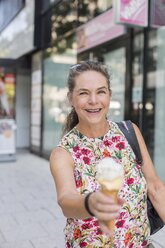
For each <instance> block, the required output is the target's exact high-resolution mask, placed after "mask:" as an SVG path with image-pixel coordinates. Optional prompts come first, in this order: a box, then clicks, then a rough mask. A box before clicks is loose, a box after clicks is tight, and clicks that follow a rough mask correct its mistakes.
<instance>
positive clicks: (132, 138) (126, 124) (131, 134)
mask: <svg viewBox="0 0 165 248" xmlns="http://www.w3.org/2000/svg"><path fill="white" fill-rule="evenodd" d="M116 124H117V125H118V126H119V128H120V130H121V131H122V133H123V134H124V136H125V137H126V139H127V141H128V143H129V144H130V146H131V148H132V150H133V152H134V153H135V156H136V161H137V163H138V164H142V156H141V152H140V147H139V143H138V140H137V137H136V134H135V131H134V128H133V125H132V122H131V121H130V120H127V121H122V122H116ZM147 214H148V219H149V223H150V229H151V230H150V234H155V233H156V232H158V231H159V230H160V229H161V228H162V227H163V226H164V222H163V221H162V220H161V218H160V217H159V215H158V213H157V211H156V210H155V208H154V206H153V205H152V203H151V201H150V199H149V198H147ZM164 245H165V244H164ZM164 247H165V246H164Z"/></svg>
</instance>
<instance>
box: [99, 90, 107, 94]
mask: <svg viewBox="0 0 165 248" xmlns="http://www.w3.org/2000/svg"><path fill="white" fill-rule="evenodd" d="M98 93H99V94H106V92H105V91H104V90H99V91H98Z"/></svg>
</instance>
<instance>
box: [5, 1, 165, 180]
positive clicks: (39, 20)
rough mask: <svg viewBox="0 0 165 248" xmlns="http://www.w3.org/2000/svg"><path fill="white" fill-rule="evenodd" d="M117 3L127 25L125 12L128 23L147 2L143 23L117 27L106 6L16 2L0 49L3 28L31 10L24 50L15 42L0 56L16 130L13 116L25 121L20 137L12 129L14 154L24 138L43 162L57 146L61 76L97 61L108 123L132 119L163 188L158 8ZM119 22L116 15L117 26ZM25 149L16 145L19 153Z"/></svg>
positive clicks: (64, 107)
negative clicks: (7, 71)
mask: <svg viewBox="0 0 165 248" xmlns="http://www.w3.org/2000/svg"><path fill="white" fill-rule="evenodd" d="M1 2H3V1H1ZM6 2H7V1H6ZM115 2H117V1H115ZM119 2H121V3H122V2H127V4H130V5H128V8H127V12H125V13H126V14H127V17H128V16H129V15H131V11H132V14H133V16H135V13H133V10H134V8H135V7H136V8H139V11H140V9H141V7H142V4H143V3H144V2H147V6H145V8H146V12H145V13H147V16H144V15H143V18H144V17H145V18H144V22H143V23H142V21H143V18H141V19H140V21H141V23H140V24H139V23H135V20H133V21H134V23H133V21H132V20H130V19H129V22H128V20H127V21H126V19H128V18H126V15H125V20H124V21H123V20H122V18H121V19H120V24H119V23H116V22H115V21H114V12H115V11H116V6H115V7H114V5H113V1H112V0H105V1H100V0H84V1H82V0H63V1H55V0H54V1H53V0H49V1H46V0H45V1H44V0H42V1H39V0H36V1H33V0H28V1H22V3H23V4H24V5H23V6H22V7H21V8H20V10H19V13H17V15H15V17H13V19H12V21H11V22H10V23H8V24H4V26H3V28H2V31H1V33H0V47H5V40H4V38H3V37H4V34H5V32H6V31H7V30H8V29H9V28H11V29H13V27H15V29H16V27H17V22H16V20H17V21H19V19H18V17H19V16H21V13H22V15H23V13H24V12H26V11H25V10H26V9H28V6H29V8H31V11H30V13H31V18H32V19H33V22H30V20H29V21H28V23H29V24H28V25H29V28H27V27H26V28H25V29H24V30H26V34H24V37H22V38H21V37H20V42H21V43H22V44H24V42H27V44H25V45H23V47H22V46H21V45H20V46H19V45H18V44H20V43H19V41H17V39H18V34H17V35H16V37H17V39H16V38H15V36H14V35H13V37H11V43H8V45H7V47H10V50H9V49H8V51H7V50H5V49H0V57H1V61H4V59H14V61H16V64H15V65H16V66H15V68H14V70H15V73H16V103H15V111H16V115H15V118H16V122H17V125H18V127H21V125H22V126H23V123H21V121H22V120H19V116H26V118H27V119H25V120H26V121H25V122H26V124H27V125H28V127H27V126H26V127H25V130H26V135H25V136H23V133H21V128H20V129H19V128H18V134H17V147H20V146H21V142H19V137H26V138H25V139H24V142H25V143H26V142H27V143H26V146H28V147H29V149H30V150H31V151H32V152H34V153H36V154H39V155H41V156H44V157H47V158H48V157H49V155H50V151H51V150H52V148H53V147H55V146H56V145H57V144H58V141H59V139H60V137H61V133H62V126H63V123H64V120H65V117H66V115H67V113H68V111H69V104H68V101H67V98H66V94H67V86H66V80H67V73H68V69H69V68H70V66H71V65H73V64H75V63H77V62H79V61H82V60H95V61H102V62H103V63H105V64H107V65H108V68H109V70H110V73H111V87H112V101H111V109H110V113H109V117H110V118H111V119H112V120H114V121H120V120H124V119H131V120H132V121H133V122H135V123H136V124H137V125H138V126H139V127H140V129H141V131H142V134H143V136H144V138H145V141H146V144H147V147H148V149H149V152H150V155H151V157H152V159H153V161H154V164H155V167H156V169H157V171H158V174H159V175H160V176H161V177H162V179H164V180H165V169H164V167H163V154H164V152H165V142H164V140H165V137H164V136H165V135H164V132H163V123H164V121H165V111H164V106H165V103H164V101H165V59H164V58H165V56H164V53H165V52H164V51H165V47H164V46H165V44H164V42H163V41H164V36H165V28H164V27H163V25H164V20H165V18H164V15H165V14H164V13H165V11H164V10H165V2H164V1H163V0H158V1H154V0H151V1H139V4H140V3H141V6H140V5H139V6H137V5H135V2H136V1H133V0H130V1H119ZM118 7H119V6H118ZM32 10H33V11H32ZM136 13H137V12H136ZM115 14H116V12H115ZM119 14H120V11H119V10H118V18H119ZM32 15H34V18H33V17H32ZM28 18H30V17H28ZM21 20H22V19H21ZM131 21H132V22H131ZM22 22H23V21H22ZM30 23H31V24H30ZM12 25H13V26H12ZM30 27H31V28H30ZM22 30H23V29H22ZM30 31H31V32H30ZM21 32H22V31H21ZM28 32H29V34H28ZM26 35H27V36H26ZM27 37H28V39H29V40H27ZM30 37H32V38H30ZM15 42H16V43H15ZM16 44H17V45H18V46H16ZM13 46H15V47H16V49H15V50H14V49H13ZM21 47H22V48H21ZM12 49H13V50H12ZM2 50H3V51H2ZM2 58H4V59H3V60H2ZM1 63H2V62H1ZM21 71H22V72H21ZM25 75H26V76H25ZM29 75H30V76H29ZM22 77H25V78H26V79H24V78H22ZM22 82H23V83H22ZM21 87H22V88H21ZM26 87H27V88H26ZM23 92H25V94H24V95H23ZM27 92H29V93H28V94H27ZM20 95H23V96H22V98H23V99H24V101H25V99H27V104H26V106H27V107H26V109H23V107H21V106H22V105H23V104H22V103H21V97H20ZM25 95H26V96H25ZM21 108H22V109H21ZM19 121H20V122H19ZM19 132H20V134H19ZM22 132H23V131H22ZM27 136H28V138H27ZM24 145H25V144H23V142H22V147H23V146H24Z"/></svg>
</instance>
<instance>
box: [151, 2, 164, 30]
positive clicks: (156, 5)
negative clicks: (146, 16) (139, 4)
mask: <svg viewBox="0 0 165 248" xmlns="http://www.w3.org/2000/svg"><path fill="white" fill-rule="evenodd" d="M150 9H151V11H150V26H151V27H159V26H165V0H152V1H151V2H150Z"/></svg>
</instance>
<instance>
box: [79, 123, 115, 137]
mask: <svg viewBox="0 0 165 248" xmlns="http://www.w3.org/2000/svg"><path fill="white" fill-rule="evenodd" d="M107 122H108V126H109V128H108V131H107V132H106V133H105V134H104V135H102V136H99V137H94V138H93V137H88V136H86V135H85V134H83V133H81V132H80V131H79V130H78V128H77V127H76V126H75V127H74V130H75V131H76V133H77V135H78V136H79V137H80V139H86V140H104V139H105V137H107V135H108V134H109V131H110V130H111V121H110V120H107Z"/></svg>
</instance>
